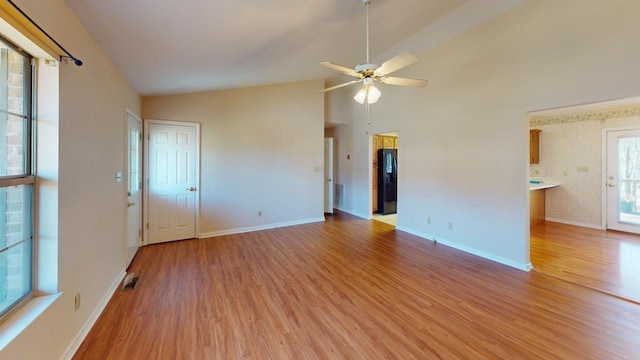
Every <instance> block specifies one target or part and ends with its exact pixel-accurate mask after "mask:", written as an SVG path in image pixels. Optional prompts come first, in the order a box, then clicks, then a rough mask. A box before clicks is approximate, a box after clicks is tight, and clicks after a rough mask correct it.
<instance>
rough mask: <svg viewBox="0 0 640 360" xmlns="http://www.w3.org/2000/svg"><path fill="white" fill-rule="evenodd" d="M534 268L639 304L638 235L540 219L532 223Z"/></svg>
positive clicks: (639, 262)
mask: <svg viewBox="0 0 640 360" xmlns="http://www.w3.org/2000/svg"><path fill="white" fill-rule="evenodd" d="M531 262H532V263H533V266H534V269H535V271H538V272H541V273H543V274H547V275H550V276H554V277H557V278H559V279H563V280H566V281H570V282H573V283H576V284H580V285H583V286H587V287H590V288H593V289H596V290H599V291H603V292H606V293H609V294H612V295H615V296H619V297H622V298H625V299H628V300H632V301H635V302H637V303H639V304H640V236H638V235H634V234H628V233H623V232H619V231H612V230H607V231H605V230H597V229H589V228H585V227H579V226H572V225H565V224H559V223H554V222H548V221H547V222H543V223H540V224H536V225H532V226H531Z"/></svg>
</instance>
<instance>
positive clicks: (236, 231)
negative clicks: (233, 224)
mask: <svg viewBox="0 0 640 360" xmlns="http://www.w3.org/2000/svg"><path fill="white" fill-rule="evenodd" d="M321 221H325V218H324V216H323V217H317V218H309V219H302V220H295V221H285V222H280V223H273V224H266V225H259V226H249V227H243V228H235V229H228V230H220V231H212V232H207V233H202V234H200V235H198V238H200V239H203V238H210V237H217V236H224V235H233V234H242V233H247V232H252V231H260V230H269V229H276V228H281V227H287V226H295V225H302V224H309V223H314V222H321Z"/></svg>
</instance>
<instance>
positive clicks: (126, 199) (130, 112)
mask: <svg viewBox="0 0 640 360" xmlns="http://www.w3.org/2000/svg"><path fill="white" fill-rule="evenodd" d="M129 116H131V117H132V118H134V119H135V120H136V121H137V122H138V123H139V124H140V134H141V135H142V138H143V139H144V130H143V122H142V118H141V117H140V116H138V114H136V113H135V112H134V111H133V110H131V109H129V108H128V107H126V108H125V117H124V134H125V144H124V145H125V151H124V157H125V162H124V164H125V166H126V169H125V173H124V180H125V186H124V204H125V205H126V204H127V203H128V202H129V196H128V191H129V175H130V174H129V170H130V169H131V166H130V163H129V162H130V161H131V159H130V158H129V149H130V146H131V145H130V144H129V140H130V139H129V135H130V134H129ZM140 151H142V152H144V151H143V150H142V149H140ZM143 158H144V154H140V159H141V160H143ZM143 162H144V160H143ZM140 165H141V166H140V169H139V170H141V174H140V175H141V182H142V184H141V187H140V191H144V188H145V186H144V181H142V179H143V178H144V173H143V172H144V169H143V167H142V164H140ZM139 209H140V210H138V211H139V213H138V214H137V216H138V218H139V219H140V230H142V234H143V236H144V225H143V224H144V215H143V204H140V207H139ZM124 218H125V227H124V229H125V230H124V231H125V236H124V239H125V249H124V251H125V262H126V264H125V265H126V266H125V267H126V268H128V267H129V265H131V261H132V260H133V258H134V257H135V253H134V255H133V256H131V258H129V207H128V206H127V211H125V215H124ZM143 236H141V237H140V243H139V244H138V249H139V248H140V246H142V243H143V240H142V239H143ZM138 249H136V253H137V252H138Z"/></svg>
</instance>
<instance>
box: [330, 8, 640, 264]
mask: <svg viewBox="0 0 640 360" xmlns="http://www.w3.org/2000/svg"><path fill="white" fill-rule="evenodd" d="M639 14H640V2H637V1H632V0H626V1H623V0H618V1H611V2H609V1H606V2H605V1H599V0H588V1H582V0H567V1H552V0H537V1H527V2H525V3H524V4H522V5H520V6H517V7H515V8H513V9H511V10H509V11H508V12H506V13H504V14H502V15H500V16H498V17H497V18H495V19H494V20H491V21H489V22H487V23H485V24H483V25H481V26H479V27H477V28H476V29H473V30H471V31H469V32H466V33H464V34H462V35H460V36H458V37H457V38H455V39H453V40H451V41H448V42H446V43H444V44H443V45H440V46H438V47H435V48H434V49H432V50H430V51H427V52H426V53H424V54H419V55H420V59H421V60H420V62H419V63H418V64H416V65H413V66H411V67H409V68H407V69H403V70H402V71H401V72H399V73H398V75H399V76H402V75H404V76H410V77H418V78H426V79H428V80H429V81H430V82H429V85H427V87H425V88H423V89H409V88H399V87H392V86H382V87H381V91H382V97H381V98H380V101H379V102H378V103H376V104H374V105H372V106H371V116H372V118H371V121H372V123H371V125H369V126H368V125H367V124H366V121H365V120H364V116H363V111H362V107H360V106H356V105H357V104H355V102H351V105H349V106H350V107H351V109H350V110H347V109H344V108H341V107H340V106H334V105H335V104H331V103H330V105H329V106H330V108H333V110H332V111H331V112H329V113H330V114H335V113H341V114H344V113H348V114H349V117H350V121H351V125H338V126H337V128H336V130H334V133H335V134H336V137H338V142H339V143H341V144H343V145H344V144H352V146H351V147H348V146H344V147H340V148H339V151H340V153H338V154H337V156H336V159H338V161H339V162H340V163H339V164H338V165H337V166H338V168H339V169H340V170H339V171H338V174H339V175H340V177H339V178H338V179H336V182H337V183H344V184H345V192H346V194H345V201H346V204H344V205H343V206H341V207H342V208H343V209H345V210H347V211H350V212H353V213H354V214H357V215H360V216H364V217H366V216H368V214H369V209H370V195H369V194H370V192H369V186H370V180H369V179H370V174H369V171H368V169H369V166H368V164H369V144H370V138H369V135H368V134H376V133H382V132H386V131H391V130H397V131H398V136H399V138H400V139H401V141H400V143H399V151H400V152H401V154H402V166H401V167H400V168H399V180H398V228H399V229H402V230H406V231H409V232H413V233H415V234H419V235H421V236H425V237H428V238H436V239H438V241H439V242H440V243H445V244H449V245H452V246H454V247H457V248H459V249H462V250H465V251H469V252H471V253H475V254H478V255H481V256H485V257H487V258H490V259H493V260H496V261H500V262H502V263H505V264H508V265H511V266H514V267H517V268H522V269H526V268H527V267H528V265H529V250H528V228H529V225H528V201H529V199H528V195H529V192H528V183H527V180H528V177H529V174H528V169H529V166H528V160H527V159H528V120H527V113H528V112H530V111H534V110H541V109H550V108H557V107H563V106H568V105H575V104H584V103H591V102H599V101H604V100H611V99H618V98H627V97H634V96H637V95H638V91H639V90H638V89H640V73H639V72H638V71H636V69H637V64H639V63H640V47H638V46H636V43H637V35H638V34H639V33H640V23H638V21H637V20H636V19H637V16H638V15H639ZM423 34H425V38H424V41H425V42H428V39H427V38H426V36H427V35H428V34H429V32H428V31H425V32H423ZM414 40H415V39H414ZM398 47H401V45H399V46H398ZM354 91H355V89H345V90H337V91H335V92H334V93H332V94H330V95H329V96H328V99H329V101H330V102H331V101H333V100H334V96H343V97H348V96H353V93H354ZM347 153H351V160H346V154H347ZM428 217H430V218H431V224H428V223H427V221H426V220H427V218H428ZM449 224H452V226H451V229H450V228H449Z"/></svg>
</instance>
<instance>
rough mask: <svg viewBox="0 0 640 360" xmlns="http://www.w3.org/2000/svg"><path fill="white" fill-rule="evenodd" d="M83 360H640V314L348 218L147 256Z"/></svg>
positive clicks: (140, 258)
mask: <svg viewBox="0 0 640 360" xmlns="http://www.w3.org/2000/svg"><path fill="white" fill-rule="evenodd" d="M130 270H131V271H134V272H135V273H137V274H140V275H142V276H143V279H142V281H141V283H140V284H139V285H138V288H137V289H135V290H130V291H118V292H117V293H116V294H115V295H114V297H113V298H112V300H111V301H110V303H109V304H108V306H107V307H106V309H105V310H104V312H103V314H102V316H101V317H100V318H99V319H98V321H97V323H96V325H95V327H94V328H93V329H92V330H91V332H90V333H89V335H88V336H87V338H86V339H85V341H84V343H83V344H82V345H81V347H80V349H79V350H78V352H77V353H76V356H75V357H74V358H75V359H154V360H155V359H436V358H445V359H633V358H637V356H638V354H639V353H640V325H639V324H640V306H638V305H637V304H634V303H631V302H628V301H623V300H620V299H618V298H616V297H612V296H608V295H605V294H603V293H600V292H597V291H593V290H590V289H588V288H585V287H582V286H577V285H574V284H571V283H568V282H565V281H561V280H557V279H555V278H552V277H549V276H545V275H541V274H539V273H536V272H530V273H527V272H523V271H519V270H515V269H512V268H509V267H507V266H503V265H500V264H497V263H494V262H491V261H489V260H485V259H482V258H478V257H475V256H472V255H469V254H466V253H463V252H460V251H457V250H454V249H452V248H449V247H446V246H443V245H438V244H433V243H431V242H428V241H426V240H424V239H421V238H418V237H415V236H413V235H409V234H407V233H403V232H401V231H396V230H394V229H393V227H392V226H390V225H387V224H384V223H381V222H377V221H367V220H362V219H358V218H355V217H352V216H349V215H346V214H341V213H338V214H337V215H335V216H330V217H328V218H327V221H326V222H324V223H313V224H307V225H300V226H294V227H287V228H279V229H273V230H267V231H260V232H253V233H246V234H238V235H230V236H224V237H218V238H213V239H201V240H188V241H180V242H175V243H168V244H160V245H152V246H147V247H144V248H142V249H140V251H139V254H138V255H137V256H136V258H135V260H134V262H133V264H132V266H131V269H130Z"/></svg>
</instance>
